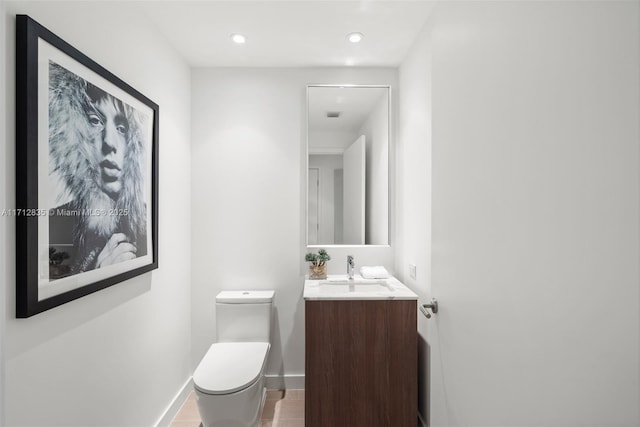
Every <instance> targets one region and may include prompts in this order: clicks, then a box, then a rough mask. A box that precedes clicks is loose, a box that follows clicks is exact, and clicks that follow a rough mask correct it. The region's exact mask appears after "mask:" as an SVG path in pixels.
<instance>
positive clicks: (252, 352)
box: [193, 342, 269, 395]
mask: <svg viewBox="0 0 640 427" xmlns="http://www.w3.org/2000/svg"><path fill="white" fill-rule="evenodd" d="M268 352H269V343H266V342H223V343H215V344H212V345H211V347H209V350H208V351H207V354H206V355H205V356H204V358H203V359H202V361H201V362H200V364H199V365H198V367H197V368H196V370H195V372H194V373H193V384H194V386H195V387H196V388H197V389H198V390H200V391H201V392H202V393H206V394H213V395H220V394H231V393H235V392H237V391H239V390H243V389H245V388H247V387H249V386H251V385H252V384H253V383H255V382H256V381H257V380H258V378H260V375H261V373H262V371H263V369H264V365H265V363H266V361H267V354H268Z"/></svg>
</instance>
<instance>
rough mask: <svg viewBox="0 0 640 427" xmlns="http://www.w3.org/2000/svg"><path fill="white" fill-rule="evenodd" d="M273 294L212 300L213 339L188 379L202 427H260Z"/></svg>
mask: <svg viewBox="0 0 640 427" xmlns="http://www.w3.org/2000/svg"><path fill="white" fill-rule="evenodd" d="M274 294H275V292H274V291H223V292H220V293H219V294H218V296H216V332H217V336H218V339H217V342H216V343H214V344H212V345H211V347H210V348H209V351H207V354H206V355H205V356H204V358H203V359H202V361H200V364H199V365H198V367H197V368H196V370H195V372H194V373H193V385H194V388H195V392H196V400H197V402H198V411H199V412H200V418H202V425H203V426H204V427H254V426H258V425H259V423H260V414H261V412H262V407H263V405H264V399H265V396H266V388H265V385H264V373H265V367H266V364H267V356H268V355H269V348H270V345H271V344H270V333H271V311H272V304H273V297H274Z"/></svg>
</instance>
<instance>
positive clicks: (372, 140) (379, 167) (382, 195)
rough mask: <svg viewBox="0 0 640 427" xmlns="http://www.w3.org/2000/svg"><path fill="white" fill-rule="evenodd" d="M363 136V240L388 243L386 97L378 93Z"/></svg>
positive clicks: (371, 242) (361, 131)
mask: <svg viewBox="0 0 640 427" xmlns="http://www.w3.org/2000/svg"><path fill="white" fill-rule="evenodd" d="M358 133H359V134H362V135H365V136H366V141H367V150H366V153H367V167H366V183H367V184H366V202H365V203H366V208H365V212H366V219H365V229H366V231H365V241H366V242H367V243H368V244H371V245H386V244H388V243H389V179H388V177H389V98H388V97H387V96H381V97H380V99H379V100H378V101H377V102H376V105H375V106H374V107H373V109H372V110H371V113H370V114H369V116H368V117H367V119H366V120H365V122H364V123H363V124H362V127H361V128H360V131H359V132H358Z"/></svg>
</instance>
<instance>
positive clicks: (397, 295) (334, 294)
mask: <svg viewBox="0 0 640 427" xmlns="http://www.w3.org/2000/svg"><path fill="white" fill-rule="evenodd" d="M304 299H306V300H384V299H402V300H416V299H418V296H417V295H416V294H415V293H413V292H412V291H411V290H410V289H409V288H407V287H406V286H405V285H404V284H402V283H401V282H400V281H399V280H398V279H396V278H395V277H390V278H388V279H364V278H362V276H359V275H356V277H355V278H354V279H352V280H349V279H347V276H346V275H335V276H333V277H332V276H329V277H328V278H327V279H325V280H308V279H307V280H305V283H304Z"/></svg>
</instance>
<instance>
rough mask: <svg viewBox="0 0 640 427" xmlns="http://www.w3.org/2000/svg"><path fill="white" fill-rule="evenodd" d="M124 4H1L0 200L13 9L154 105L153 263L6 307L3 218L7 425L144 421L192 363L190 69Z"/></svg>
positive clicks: (9, 159)
mask: <svg viewBox="0 0 640 427" xmlns="http://www.w3.org/2000/svg"><path fill="white" fill-rule="evenodd" d="M127 6H128V5H127V4H124V3H118V4H115V5H110V4H107V3H106V2H54V1H47V2H8V3H7V14H6V15H4V14H3V15H2V20H3V23H4V24H6V27H4V26H3V29H4V30H3V32H2V36H1V37H2V39H3V40H5V39H6V43H7V49H6V53H5V54H3V56H2V58H3V60H2V75H3V79H5V83H6V87H7V88H8V89H9V90H8V93H7V96H6V98H5V97H2V98H1V99H2V112H3V115H2V116H3V118H2V119H3V121H4V123H5V124H6V127H4V126H3V127H2V129H3V131H2V133H3V135H2V140H3V142H2V154H3V155H2V156H0V158H1V159H2V160H1V161H2V163H3V166H2V170H3V173H2V175H0V188H3V189H5V190H6V192H5V191H3V193H2V198H1V200H0V202H1V203H0V205H2V207H12V206H15V201H14V200H15V190H14V188H15V178H14V174H15V168H14V156H15V148H14V141H15V126H14V122H15V111H14V102H15V92H14V89H13V88H14V87H15V71H14V69H15V59H14V58H15V51H14V49H15V48H14V46H15V16H14V15H15V14H16V13H27V14H29V15H30V16H31V17H32V18H34V19H35V20H37V21H39V22H40V23H41V24H42V25H44V26H45V27H47V28H48V29H50V30H51V31H53V32H54V33H56V34H57V35H59V36H60V37H62V38H63V39H64V40H66V41H68V42H69V43H71V44H72V45H74V46H75V47H77V48H79V49H80V50H81V51H82V52H84V53H85V54H87V55H88V56H89V57H91V58H92V59H94V60H95V61H97V62H98V63H100V64H101V65H103V66H105V67H106V68H107V69H109V70H110V71H112V72H113V73H115V74H116V75H117V76H119V77H121V78H122V79H123V80H125V81H126V82H128V83H129V84H131V85H132V86H133V87H135V88H137V89H138V90H140V91H141V92H142V93H144V94H145V95H146V96H148V97H149V98H151V99H152V100H153V101H155V102H156V103H157V104H159V106H160V212H159V221H160V223H159V244H160V253H159V263H160V268H159V269H158V270H155V271H154V272H152V273H149V274H145V275H143V276H138V277H136V278H134V279H131V280H128V281H126V282H123V283H120V284H117V285H115V286H112V287H110V288H108V289H105V290H102V291H99V292H97V293H94V294H92V295H89V296H86V297H83V298H81V299H79V300H76V301H73V302H70V303H67V304H64V305H62V306H60V307H57V308H55V309H52V310H49V311H47V312H44V313H41V314H38V315H36V316H34V317H31V318H28V319H15V308H14V304H15V281H14V275H15V268H14V265H15V257H14V254H13V248H14V245H15V231H14V225H15V224H14V221H12V220H11V219H9V218H0V221H1V226H2V229H3V238H2V239H0V254H2V255H3V259H2V265H3V266H4V267H5V268H3V269H2V273H1V276H0V280H1V283H0V287H1V289H2V295H3V298H2V300H3V304H5V307H4V309H6V337H5V345H6V348H5V351H6V390H5V391H6V396H5V410H6V422H7V424H8V425H12V426H13V425H47V426H53V425H64V426H87V425H114V426H115V425H117V426H134V425H135V426H143V425H144V426H149V425H153V424H154V423H155V422H156V421H157V420H158V419H159V418H160V416H161V415H162V414H163V411H164V410H165V409H166V408H167V406H168V405H169V404H170V401H171V400H172V399H173V396H175V394H176V393H177V392H178V391H179V390H180V388H181V387H182V386H183V384H184V383H185V382H186V381H187V379H188V378H189V375H190V373H191V363H190V357H189V356H190V346H191V343H190V304H191V301H190V258H191V249H190V246H191V239H190V232H191V222H190V208H191V200H190V190H189V189H190V186H191V181H190V176H189V174H188V173H186V174H185V173H184V172H185V171H188V170H189V168H190V162H191V158H190V70H189V68H188V67H187V66H186V65H185V63H184V62H183V61H182V59H181V58H180V57H179V56H178V55H177V54H176V53H175V52H174V51H172V50H171V49H170V48H169V47H168V45H167V44H166V43H165V42H164V40H163V39H162V38H161V37H158V35H157V33H155V31H154V30H153V27H152V26H151V25H150V24H149V23H147V22H146V21H145V20H144V19H143V18H141V17H139V16H137V15H136V14H135V13H134V11H133V10H132V9H129V8H127ZM114 23H117V26H116V27H114ZM168 82H169V83H168Z"/></svg>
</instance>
